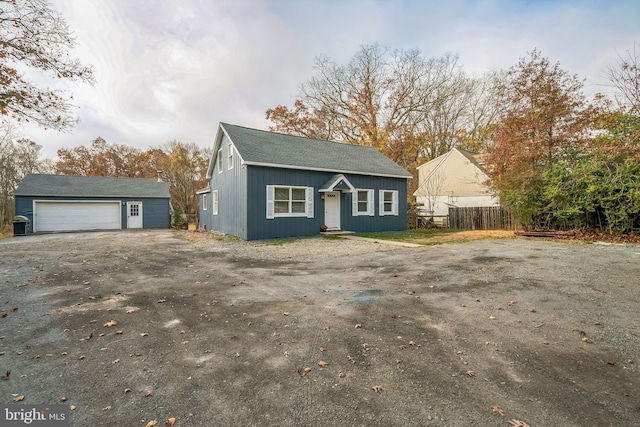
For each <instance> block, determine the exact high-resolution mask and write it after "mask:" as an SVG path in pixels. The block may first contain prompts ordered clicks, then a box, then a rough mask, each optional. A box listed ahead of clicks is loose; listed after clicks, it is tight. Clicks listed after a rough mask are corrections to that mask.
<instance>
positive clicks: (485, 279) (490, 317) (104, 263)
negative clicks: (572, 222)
mask: <svg viewBox="0 0 640 427" xmlns="http://www.w3.org/2000/svg"><path fill="white" fill-rule="evenodd" d="M0 313H2V318H0V337H1V339H0V353H1V355H0V371H1V373H2V374H4V373H5V372H6V371H11V373H10V375H9V376H8V378H6V377H7V376H6V375H5V379H3V380H0V403H3V404H4V403H11V402H12V400H13V399H14V398H15V397H16V396H22V395H23V396H24V400H23V402H24V403H46V404H52V403H59V402H60V401H61V399H62V398H63V397H64V398H66V400H65V403H67V404H70V405H73V407H74V408H75V409H74V410H73V411H72V416H71V421H72V422H71V425H73V426H143V427H144V426H146V425H153V424H152V423H150V422H151V421H153V420H157V422H158V423H157V425H158V426H162V425H165V422H166V421H167V420H168V419H170V418H175V425H176V426H197V427H201V426H254V425H255V426H267V425H274V426H372V425H380V426H465V427H468V426H509V425H518V424H517V422H518V421H521V422H523V423H526V424H528V425H530V426H531V427H540V426H553V427H556V426H616V427H620V426H637V425H638V424H639V420H640V376H639V375H638V365H637V364H638V363H640V356H639V355H640V246H637V245H625V246H617V245H598V244H579V243H569V242H551V241H541V240H532V239H506V240H505V239H502V240H485V241H474V242H470V243H464V244H446V245H440V246H430V247H421V248H402V247H398V246H391V245H386V244H383V243H379V242H366V241H355V240H354V241H351V240H329V239H322V238H313V239H301V240H292V241H284V242H266V243H247V242H240V241H234V240H229V239H220V238H216V237H214V236H212V235H204V234H195V233H190V232H172V231H154V232H148V231H140V232H104V233H103V232H98V233H85V234H59V235H42V236H30V237H22V238H12V239H3V240H0ZM116 323H117V324H116ZM109 325H112V326H109ZM509 421H511V424H510V423H509ZM520 425H525V424H520Z"/></svg>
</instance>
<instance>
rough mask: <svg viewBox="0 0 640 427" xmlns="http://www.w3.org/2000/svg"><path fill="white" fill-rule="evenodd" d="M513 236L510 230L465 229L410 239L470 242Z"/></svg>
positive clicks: (419, 241) (423, 242)
mask: <svg viewBox="0 0 640 427" xmlns="http://www.w3.org/2000/svg"><path fill="white" fill-rule="evenodd" d="M514 237H515V236H514V234H513V231H512V230H465V231H455V232H451V233H447V234H438V235H435V236H431V237H425V238H418V239H412V240H411V243H419V244H426V245H429V244H438V243H453V242H470V241H472V240H482V239H508V238H514Z"/></svg>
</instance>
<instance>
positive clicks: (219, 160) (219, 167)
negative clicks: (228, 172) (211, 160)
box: [216, 148, 222, 173]
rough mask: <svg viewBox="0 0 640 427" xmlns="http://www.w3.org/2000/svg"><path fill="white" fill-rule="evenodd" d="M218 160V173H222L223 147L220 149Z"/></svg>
mask: <svg viewBox="0 0 640 427" xmlns="http://www.w3.org/2000/svg"><path fill="white" fill-rule="evenodd" d="M216 161H217V162H218V173H222V148H221V149H219V150H218V158H217V159H216Z"/></svg>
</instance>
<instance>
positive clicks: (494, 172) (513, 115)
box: [487, 50, 595, 219]
mask: <svg viewBox="0 0 640 427" xmlns="http://www.w3.org/2000/svg"><path fill="white" fill-rule="evenodd" d="M582 86H583V84H582V82H581V81H579V80H578V79H577V77H576V76H573V75H570V74H568V73H567V72H566V71H564V70H562V69H561V68H560V65H559V63H556V64H551V63H550V62H549V60H548V59H547V58H544V57H542V55H541V53H540V52H539V51H537V50H534V51H533V52H531V53H530V54H529V57H528V58H522V59H521V60H520V61H519V63H518V64H517V65H516V66H514V67H512V68H511V69H510V70H509V73H508V81H507V84H506V87H505V88H504V90H505V105H506V108H505V112H504V116H503V118H502V119H501V120H500V121H499V123H498V124H497V126H496V129H495V132H494V136H493V139H494V140H493V146H492V148H491V150H490V152H489V156H488V158H487V163H488V164H489V165H491V166H490V168H489V172H490V176H491V178H492V183H493V185H494V187H495V188H496V189H497V190H498V192H499V194H500V200H501V202H502V203H503V204H505V205H507V206H511V207H514V208H516V210H517V212H518V213H519V214H520V216H521V218H522V219H525V218H527V217H531V216H532V215H536V214H538V213H540V212H541V211H543V210H544V209H545V206H546V202H545V200H544V197H543V172H544V169H545V168H546V167H549V166H551V165H553V164H554V163H556V162H558V161H561V160H567V161H572V160H575V158H576V155H577V154H578V153H580V152H581V151H582V150H584V148H585V146H586V145H587V144H588V142H589V140H590V139H591V137H592V132H591V130H592V129H593V128H592V125H593V123H594V119H595V110H594V108H593V107H592V106H590V105H589V104H587V103H586V101H585V97H584V94H583V92H582Z"/></svg>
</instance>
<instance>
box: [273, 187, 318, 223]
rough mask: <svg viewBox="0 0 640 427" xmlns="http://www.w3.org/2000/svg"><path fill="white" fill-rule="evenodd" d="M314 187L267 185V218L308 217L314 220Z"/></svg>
mask: <svg viewBox="0 0 640 427" xmlns="http://www.w3.org/2000/svg"><path fill="white" fill-rule="evenodd" d="M313 194H314V193H313V187H284V186H276V185H267V218H268V219H273V218H274V217H278V216H306V217H307V218H313Z"/></svg>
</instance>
